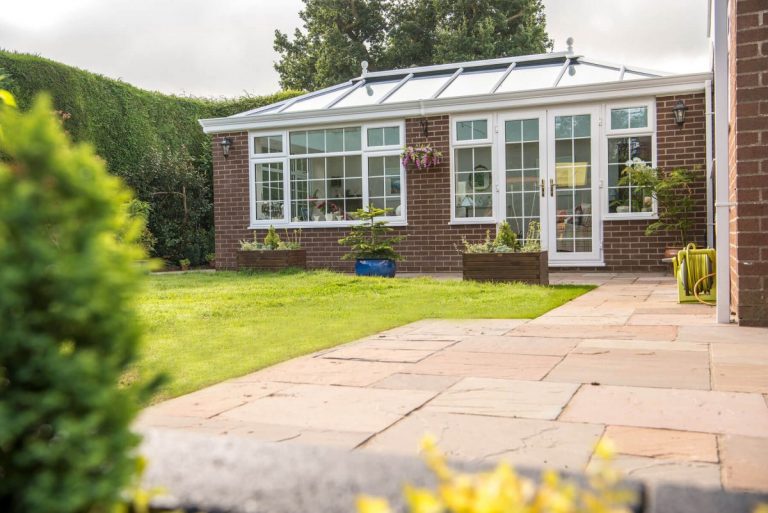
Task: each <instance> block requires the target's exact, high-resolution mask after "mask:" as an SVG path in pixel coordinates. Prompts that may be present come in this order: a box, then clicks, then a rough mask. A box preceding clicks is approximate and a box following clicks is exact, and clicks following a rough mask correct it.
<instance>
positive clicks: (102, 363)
mask: <svg viewBox="0 0 768 513" xmlns="http://www.w3.org/2000/svg"><path fill="white" fill-rule="evenodd" d="M51 111H52V106H51V102H50V101H49V100H48V99H47V98H39V99H38V100H37V101H36V102H35V104H34V105H33V106H32V107H31V109H30V111H29V112H28V113H26V114H22V113H20V112H18V111H16V110H15V109H13V108H11V107H8V106H3V105H2V104H0V198H2V201H0V291H2V292H0V504H2V508H0V509H2V511H3V512H4V513H22V512H24V513H29V512H46V513H69V512H73V513H74V512H89V513H90V512H102V511H109V510H110V509H111V506H112V505H113V504H114V503H115V502H116V501H117V500H118V499H119V497H120V493H121V491H122V490H123V489H124V487H125V486H126V484H128V483H129V482H130V480H131V478H132V477H133V476H134V473H135V471H136V469H137V463H136V455H135V454H134V453H133V452H132V451H133V449H134V448H135V447H136V444H137V442H138V439H137V436H136V435H134V434H132V433H131V431H130V430H129V425H130V423H131V421H132V420H133V418H134V416H135V414H136V413H137V411H138V406H137V405H138V399H139V397H137V396H138V395H139V394H140V393H141V391H142V390H143V391H147V390H146V389H147V388H148V387H138V386H124V387H121V386H119V384H118V381H119V380H120V378H121V376H123V375H124V373H125V371H126V370H127V369H128V368H129V366H130V365H131V363H132V362H133V361H134V360H135V358H136V352H137V348H138V343H139V338H140V334H141V333H140V328H139V324H138V322H137V318H136V314H135V313H134V308H133V298H134V294H135V292H136V291H137V287H139V285H140V283H141V281H142V275H143V273H144V271H142V269H141V266H140V265H139V264H138V263H137V261H139V260H141V259H144V258H145V254H144V251H143V250H142V249H141V247H140V246H139V245H138V244H137V243H136V240H137V238H138V237H140V236H141V233H142V230H143V226H142V223H141V221H140V216H139V218H134V219H133V220H132V219H131V218H130V217H129V216H128V209H127V207H126V205H127V204H128V203H129V202H130V200H131V195H130V193H129V192H128V191H127V190H126V188H125V187H124V186H123V185H122V183H121V182H120V180H119V179H118V178H115V177H112V176H110V175H108V174H107V172H106V170H105V168H104V163H103V161H102V160H101V159H99V158H98V157H96V156H95V155H94V153H93V150H92V149H91V148H90V147H88V146H83V145H79V146H72V145H71V143H70V142H69V140H68V138H67V136H66V135H65V133H64V131H63V130H62V128H61V125H60V122H59V121H57V120H55V119H54V117H53V116H52V115H51Z"/></svg>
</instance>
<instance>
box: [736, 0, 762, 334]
mask: <svg viewBox="0 0 768 513" xmlns="http://www.w3.org/2000/svg"><path fill="white" fill-rule="evenodd" d="M730 10H731V13H730V20H731V29H730V37H731V45H730V52H729V56H728V60H729V75H730V76H729V84H728V87H729V89H730V101H731V104H730V109H729V110H730V119H729V125H730V129H729V141H728V142H729V153H730V154H729V170H728V174H729V182H730V183H729V192H730V194H729V201H730V203H731V204H732V206H731V209H730V231H731V237H730V241H729V242H730V273H731V303H732V307H733V311H734V312H735V314H736V320H737V321H738V322H739V323H740V324H743V325H745V326H768V294H767V293H766V289H767V288H768V2H766V1H765V0H762V1H760V0H731V2H730Z"/></svg>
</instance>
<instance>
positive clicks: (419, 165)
mask: <svg viewBox="0 0 768 513" xmlns="http://www.w3.org/2000/svg"><path fill="white" fill-rule="evenodd" d="M442 159H443V154H442V152H440V151H438V150H436V149H435V148H433V147H432V146H407V147H405V148H403V152H402V153H401V154H400V161H401V162H402V163H403V167H405V168H411V169H413V168H416V169H432V168H434V167H437V166H438V165H440V162H442Z"/></svg>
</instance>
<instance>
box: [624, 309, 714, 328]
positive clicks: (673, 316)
mask: <svg viewBox="0 0 768 513" xmlns="http://www.w3.org/2000/svg"><path fill="white" fill-rule="evenodd" d="M714 323H715V312H714V311H710V312H707V313H668V314H635V315H633V316H631V317H630V318H629V320H628V321H627V324H629V325H630V326H668V325H669V326H691V325H693V326H700V325H706V324H714Z"/></svg>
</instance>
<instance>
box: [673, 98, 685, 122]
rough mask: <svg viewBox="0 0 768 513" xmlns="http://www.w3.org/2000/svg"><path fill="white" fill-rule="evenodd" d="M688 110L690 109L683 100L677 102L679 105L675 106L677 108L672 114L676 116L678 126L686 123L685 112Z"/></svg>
mask: <svg viewBox="0 0 768 513" xmlns="http://www.w3.org/2000/svg"><path fill="white" fill-rule="evenodd" d="M686 110H688V107H686V106H685V102H684V101H683V100H677V103H676V104H675V108H674V109H672V112H673V113H674V115H675V122H676V123H677V124H678V125H682V124H683V123H685V111H686Z"/></svg>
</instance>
